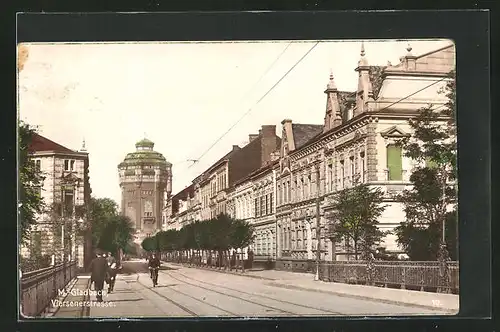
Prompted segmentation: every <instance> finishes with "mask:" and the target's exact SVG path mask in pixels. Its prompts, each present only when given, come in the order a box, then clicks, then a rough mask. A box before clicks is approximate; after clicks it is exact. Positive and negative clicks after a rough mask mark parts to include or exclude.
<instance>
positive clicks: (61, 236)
mask: <svg viewBox="0 0 500 332" xmlns="http://www.w3.org/2000/svg"><path fill="white" fill-rule="evenodd" d="M28 153H29V156H30V158H31V160H32V161H33V162H34V164H35V167H36V168H37V169H38V170H40V172H41V173H42V176H43V182H42V186H41V187H40V196H41V197H42V199H43V202H44V204H45V205H46V208H47V211H46V212H45V213H43V214H41V215H39V216H37V219H38V221H37V224H36V225H34V227H33V229H32V230H31V235H30V240H29V241H28V242H29V243H28V245H27V246H26V247H23V248H21V254H22V255H23V256H24V257H28V256H30V255H31V256H34V255H35V256H36V255H54V260H55V261H56V262H57V261H61V260H62V259H63V258H68V259H71V258H72V259H76V260H77V262H78V265H79V266H80V267H84V265H85V266H87V265H88V264H89V263H90V260H91V259H92V247H91V245H92V243H91V242H90V237H89V236H87V238H85V239H84V238H83V237H81V236H77V235H76V233H77V231H76V230H77V229H78V228H81V227H86V225H88V221H87V208H88V205H89V203H90V195H91V188H90V177H89V154H88V152H87V150H86V148H85V141H83V145H82V148H81V149H80V150H72V149H69V148H67V147H65V146H63V145H61V144H59V143H56V142H54V141H52V140H50V139H48V138H47V137H44V136H42V135H40V134H38V133H33V136H32V139H31V142H30V145H29V146H28ZM63 248H64V250H63Z"/></svg>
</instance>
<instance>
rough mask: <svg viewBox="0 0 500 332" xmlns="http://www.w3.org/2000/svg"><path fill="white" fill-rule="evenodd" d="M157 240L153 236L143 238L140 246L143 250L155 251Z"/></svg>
mask: <svg viewBox="0 0 500 332" xmlns="http://www.w3.org/2000/svg"><path fill="white" fill-rule="evenodd" d="M157 244H158V241H157V240H156V238H155V237H147V238H145V239H144V240H142V243H141V247H142V249H144V250H145V251H148V252H152V251H157V250H158V247H157Z"/></svg>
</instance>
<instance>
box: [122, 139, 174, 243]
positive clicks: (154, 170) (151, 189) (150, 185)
mask: <svg viewBox="0 0 500 332" xmlns="http://www.w3.org/2000/svg"><path fill="white" fill-rule="evenodd" d="M135 147H136V151H135V152H131V153H129V154H127V156H126V157H125V159H124V160H123V162H121V163H120V164H119V165H118V172H119V177H120V188H121V197H122V200H121V213H122V214H123V215H126V216H128V217H129V218H130V219H131V221H132V224H133V227H134V228H135V230H136V240H135V243H136V244H139V245H140V244H141V242H142V240H143V239H144V238H145V237H148V236H151V235H153V234H155V233H156V232H157V231H159V230H160V229H161V227H162V211H163V207H164V205H163V204H164V201H165V198H169V197H170V194H171V191H172V189H171V188H172V164H170V163H169V162H168V161H167V160H166V159H165V157H164V156H163V155H162V154H161V153H159V152H156V151H154V150H153V148H154V143H153V142H152V141H150V140H148V139H143V140H141V141H139V142H137V143H136V145H135Z"/></svg>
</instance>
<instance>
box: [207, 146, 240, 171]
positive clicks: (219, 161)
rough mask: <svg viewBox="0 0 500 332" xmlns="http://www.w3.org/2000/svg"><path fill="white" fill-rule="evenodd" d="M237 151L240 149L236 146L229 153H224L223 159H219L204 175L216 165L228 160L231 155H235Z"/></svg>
mask: <svg viewBox="0 0 500 332" xmlns="http://www.w3.org/2000/svg"><path fill="white" fill-rule="evenodd" d="M239 150H241V148H240V147H239V146H237V145H234V146H233V149H232V150H231V151H229V152H228V153H226V154H225V155H224V157H222V158H220V159H219V160H217V161H216V162H215V163H213V164H212V165H211V166H210V167H209V168H207V170H206V171H205V172H204V173H209V172H210V171H211V170H212V169H213V168H214V167H215V166H217V165H218V164H220V163H221V162H222V161H224V160H228V159H229V157H231V155H232V154H233V153H235V152H236V151H239Z"/></svg>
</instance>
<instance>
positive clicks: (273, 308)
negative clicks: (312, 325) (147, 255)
mask: <svg viewBox="0 0 500 332" xmlns="http://www.w3.org/2000/svg"><path fill="white" fill-rule="evenodd" d="M161 272H162V273H164V274H166V275H168V276H169V277H170V278H172V279H174V280H177V281H179V282H183V283H185V284H188V285H191V286H194V287H198V288H201V289H204V290H207V291H211V292H215V293H218V294H221V295H224V296H228V297H232V298H236V299H238V300H241V301H245V302H248V303H252V304H255V305H258V306H261V307H264V308H268V309H272V310H276V311H281V312H283V313H285V314H289V315H293V316H310V315H304V314H299V313H296V312H292V311H289V310H285V309H281V308H279V307H275V306H270V305H266V304H262V303H259V302H255V301H252V300H249V299H245V298H242V297H239V296H236V295H232V294H228V293H224V292H221V291H218V290H215V289H213V288H208V287H204V286H200V285H197V284H194V283H190V282H188V281H185V280H181V279H179V278H177V277H175V276H173V275H172V274H171V273H169V272H164V271H161ZM176 273H177V274H179V275H181V276H183V277H184V278H186V279H190V280H193V281H196V282H199V283H202V284H205V285H209V286H215V287H218V288H222V289H227V290H230V291H233V292H237V293H241V294H245V295H250V296H253V297H261V298H266V299H268V300H272V301H275V302H278V303H282V304H287V305H292V306H296V307H301V308H305V309H312V310H315V311H322V312H325V314H329V315H332V314H335V315H342V313H340V312H337V311H332V310H328V309H322V308H316V307H312V306H307V305H303V304H299V303H294V302H290V301H286V300H280V299H277V298H273V297H270V296H267V295H261V294H255V293H249V292H245V291H242V290H239V289H234V288H230V287H226V286H221V285H219V284H214V283H210V282H206V281H202V280H199V279H196V278H192V277H189V276H186V275H185V274H182V273H180V272H176Z"/></svg>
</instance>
